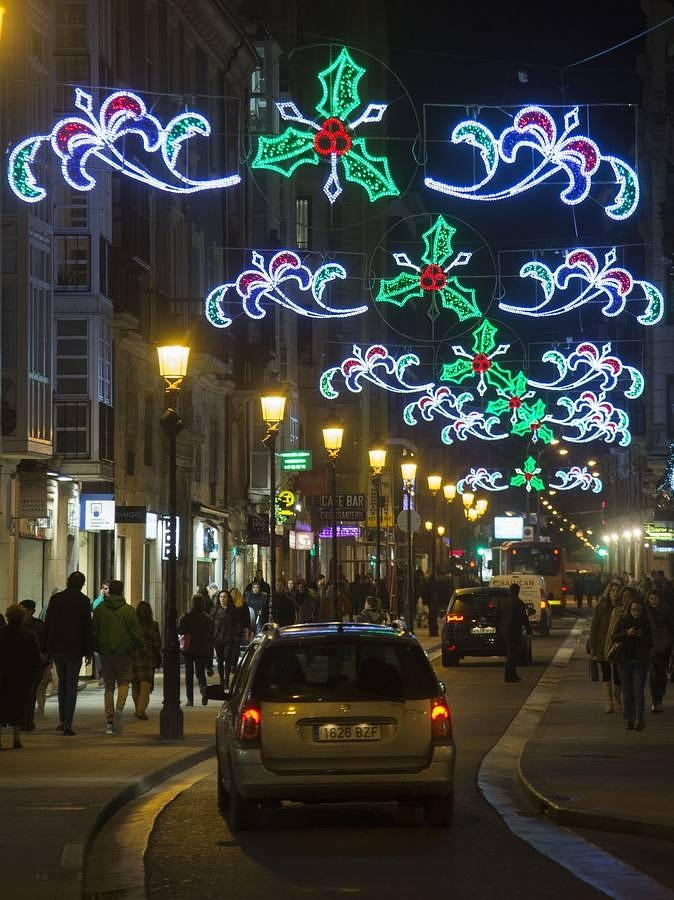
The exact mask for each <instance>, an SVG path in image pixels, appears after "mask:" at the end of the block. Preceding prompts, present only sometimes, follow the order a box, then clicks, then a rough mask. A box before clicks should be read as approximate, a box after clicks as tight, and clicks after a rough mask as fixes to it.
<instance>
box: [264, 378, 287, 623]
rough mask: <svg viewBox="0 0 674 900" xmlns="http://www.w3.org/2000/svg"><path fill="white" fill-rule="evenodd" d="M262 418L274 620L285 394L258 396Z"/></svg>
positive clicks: (270, 612)
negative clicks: (279, 442) (266, 451)
mask: <svg viewBox="0 0 674 900" xmlns="http://www.w3.org/2000/svg"><path fill="white" fill-rule="evenodd" d="M260 405H261V406H262V420H263V422H264V424H265V425H266V426H267V433H266V434H265V436H264V438H263V439H262V443H263V444H264V445H265V446H266V447H267V448H268V449H269V568H270V570H271V574H270V576H269V608H268V610H267V621H269V622H273V621H274V612H275V611H276V438H277V436H278V431H279V428H280V426H281V422H282V421H283V414H284V413H285V408H286V398H285V395H284V394H283V393H282V392H281V391H279V390H278V389H277V390H276V391H270V392H269V393H268V394H263V395H262V396H261V397H260Z"/></svg>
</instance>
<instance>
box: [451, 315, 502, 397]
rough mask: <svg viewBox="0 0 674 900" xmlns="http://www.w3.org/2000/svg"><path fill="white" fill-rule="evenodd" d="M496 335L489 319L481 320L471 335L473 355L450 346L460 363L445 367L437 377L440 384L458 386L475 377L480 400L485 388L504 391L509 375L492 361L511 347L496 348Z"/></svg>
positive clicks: (500, 345) (500, 346) (460, 348)
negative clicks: (497, 387)
mask: <svg viewBox="0 0 674 900" xmlns="http://www.w3.org/2000/svg"><path fill="white" fill-rule="evenodd" d="M497 331H498V329H497V328H495V327H494V325H492V324H491V322H490V321H489V320H488V319H483V320H482V322H481V323H480V325H479V326H478V327H477V328H476V329H475V331H473V333H472V334H473V349H472V352H471V351H469V350H465V349H464V348H463V347H461V346H459V345H454V346H452V351H453V352H454V355H455V356H458V357H459V359H457V360H456V361H455V362H453V363H445V365H444V366H443V367H442V372H441V374H440V381H452V382H454V383H455V384H460V383H461V382H462V381H464V380H465V379H466V378H470V377H473V376H475V375H477V377H478V383H477V392H478V394H480V396H482V395H483V394H484V393H485V392H486V390H487V385H490V386H494V387H496V386H500V387H502V388H504V389H505V388H506V387H507V385H508V384H509V379H510V373H509V372H507V371H506V370H505V369H503V367H502V366H500V365H499V364H498V363H497V362H494V357H495V356H501V355H502V354H504V353H507V352H508V350H509V349H510V344H499V345H498V346H497V345H496V341H495V340H494V335H495V334H496V333H497Z"/></svg>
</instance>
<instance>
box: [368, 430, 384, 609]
mask: <svg viewBox="0 0 674 900" xmlns="http://www.w3.org/2000/svg"><path fill="white" fill-rule="evenodd" d="M368 455H369V457H370V468H371V469H372V479H373V481H374V493H375V503H376V505H377V509H376V519H375V530H376V535H375V541H376V549H375V565H376V570H375V580H374V584H375V595H376V597H377V606H379V605H380V604H381V473H382V472H383V471H384V469H385V468H386V447H383V446H379V445H377V446H374V447H371V448H370V450H369V451H368Z"/></svg>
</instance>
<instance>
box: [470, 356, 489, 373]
mask: <svg viewBox="0 0 674 900" xmlns="http://www.w3.org/2000/svg"><path fill="white" fill-rule="evenodd" d="M471 365H472V367H473V372H478V373H480V374H482V373H484V372H486V371H487V370H488V369H489V368H491V360H490V359H489V357H488V356H487V354H486V353H478V354H477V355H476V356H474V357H473V362H472V363H471Z"/></svg>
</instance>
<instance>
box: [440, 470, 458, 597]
mask: <svg viewBox="0 0 674 900" xmlns="http://www.w3.org/2000/svg"><path fill="white" fill-rule="evenodd" d="M442 493H443V495H444V498H445V500H446V501H447V503H449V554H450V556H449V575H450V578H451V579H452V584H453V579H454V571H453V563H454V534H453V529H452V509H453V507H452V504H453V503H454V500H455V499H456V485H455V484H453V483H452V482H450V483H449V484H443V486H442Z"/></svg>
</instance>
